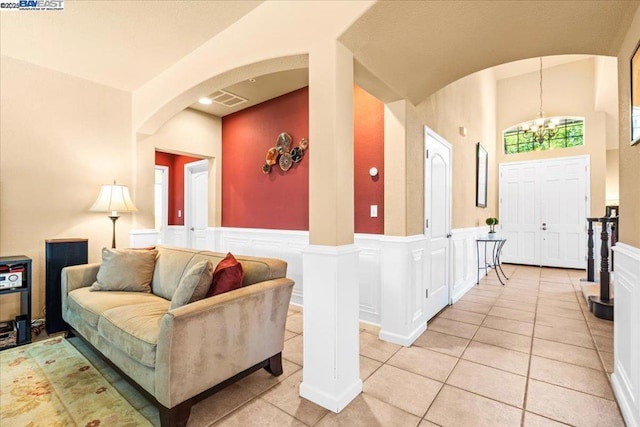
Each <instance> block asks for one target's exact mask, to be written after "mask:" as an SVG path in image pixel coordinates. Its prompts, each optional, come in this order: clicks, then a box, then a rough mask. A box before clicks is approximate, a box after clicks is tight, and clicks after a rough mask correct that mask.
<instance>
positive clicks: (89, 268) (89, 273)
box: [60, 263, 100, 313]
mask: <svg viewBox="0 0 640 427" xmlns="http://www.w3.org/2000/svg"><path fill="white" fill-rule="evenodd" d="M99 269H100V263H94V264H80V265H73V266H69V267H64V268H63V269H62V283H61V288H62V289H61V290H60V293H61V295H62V312H63V313H65V312H66V311H67V295H69V292H71V291H73V290H75V289H79V288H84V287H87V286H91V285H92V284H93V282H95V281H96V278H97V277H98V270H99Z"/></svg>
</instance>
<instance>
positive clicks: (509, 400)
mask: <svg viewBox="0 0 640 427" xmlns="http://www.w3.org/2000/svg"><path fill="white" fill-rule="evenodd" d="M504 267H505V272H506V273H507V275H508V276H509V277H511V279H510V280H509V281H508V283H507V285H506V286H505V287H502V286H501V285H500V284H499V282H498V281H497V280H496V278H495V273H494V272H491V273H490V274H489V277H487V278H484V279H483V280H482V281H481V284H480V285H479V286H476V287H475V288H473V289H472V290H471V291H470V292H469V293H467V294H466V295H465V296H464V297H463V298H462V299H461V300H460V301H458V302H457V303H456V304H454V305H453V306H450V307H448V308H447V309H445V310H444V311H442V312H441V313H440V314H439V315H438V316H437V317H436V318H435V319H433V320H432V321H431V322H429V326H428V330H427V331H426V332H425V333H424V334H423V335H422V336H421V337H420V338H419V339H418V340H417V341H416V342H415V343H414V345H413V346H412V347H410V348H404V347H401V346H397V345H394V344H390V343H387V342H383V341H380V340H378V339H377V337H376V335H375V334H374V333H372V332H373V331H367V330H362V331H361V334H360V354H361V357H360V369H361V378H362V380H363V382H364V393H362V394H361V395H360V396H358V397H357V398H356V399H355V400H354V401H353V402H352V403H351V404H350V405H349V406H348V407H347V408H346V409H344V410H343V411H342V412H341V413H339V414H334V413H330V412H328V411H326V410H325V409H323V408H320V407H318V406H316V405H314V404H312V403H310V402H308V401H306V400H303V399H301V398H300V397H299V396H298V386H299V384H300V381H301V378H302V371H301V370H300V366H301V365H302V335H301V333H302V315H301V313H296V312H295V311H293V310H292V311H291V313H290V315H289V319H288V322H287V335H286V336H285V339H287V341H286V342H285V350H284V352H283V356H284V358H285V361H284V363H285V366H284V367H285V374H284V375H283V377H284V376H288V378H285V379H283V378H282V377H281V378H280V379H279V381H280V384H278V385H276V386H274V387H271V388H269V389H268V390H267V391H265V392H262V393H260V392H258V393H256V392H257V391H258V390H259V389H260V388H262V387H264V386H265V385H266V384H263V383H264V382H271V381H274V379H268V378H267V377H262V376H260V378H258V376H257V375H252V376H251V377H250V378H247V379H246V380H245V381H243V382H241V383H240V387H243V388H244V387H248V388H251V389H253V390H254V393H256V395H255V397H253V398H249V396H248V395H247V397H246V399H247V400H246V401H245V404H244V405H243V406H241V407H236V408H237V409H233V410H232V412H230V413H227V414H228V415H227V416H226V417H224V418H223V419H221V420H220V422H219V423H218V424H216V425H225V426H227V425H238V426H240V425H260V426H264V425H304V424H306V425H316V426H327V425H329V426H331V425H344V426H354V425H360V426H374V425H378V426H391V425H393V426H405V425H406V426H417V425H419V426H421V427H424V426H433V425H441V426H474V427H479V426H492V427H495V426H520V425H524V426H554V425H563V424H568V425H580V426H590V425H591V426H623V425H624V422H623V420H622V417H621V415H620V411H619V409H618V407H617V404H616V402H615V400H614V397H613V393H612V391H611V387H610V385H609V381H608V374H606V372H611V371H612V369H613V366H612V364H613V324H612V323H611V322H606V321H602V320H599V319H597V318H595V317H594V316H593V315H592V314H591V313H590V312H588V311H587V307H586V304H585V301H584V298H583V297H582V293H581V292H580V278H581V277H583V276H584V272H582V271H578V270H562V269H551V268H537V267H527V266H512V265H505V266H504ZM605 371H606V372H605ZM261 375H262V374H261ZM260 386H262V387H260ZM256 387H257V389H256ZM238 391H239V390H237V391H236V392H238ZM222 394H227V393H226V392H223V393H222ZM234 394H235V393H234ZM220 397H221V396H220ZM229 397H231V393H229ZM215 400H217V399H215V398H210V399H207V401H205V402H202V403H201V404H200V405H198V406H203V407H202V408H197V409H196V408H194V413H193V415H196V414H198V413H201V414H202V415H204V411H206V410H207V409H208V411H210V410H212V409H213V408H214V407H216V411H215V412H218V414H220V415H223V414H224V412H225V411H224V409H223V408H221V407H220V403H224V401H227V399H223V402H220V401H219V400H218V402H215ZM231 400H233V401H235V402H236V404H237V403H238V401H237V400H236V399H233V398H232V399H231ZM209 401H211V402H210V405H207V403H208V402H209ZM228 403H231V402H228ZM204 406H208V408H207V409H205V408H204ZM222 406H225V405H222ZM229 409H231V408H230V407H227V410H229ZM221 410H222V413H220V412H221ZM201 411H202V412H201ZM208 411H207V412H208ZM193 415H192V418H196V417H194V416H193ZM207 415H208V416H207V418H208V419H209V420H211V418H209V417H210V416H211V415H213V414H211V412H208V414H207ZM196 419H197V418H196ZM192 421H195V419H193V420H192ZM300 422H301V423H302V424H300ZM190 425H191V423H190ZM193 425H200V423H194V424H193ZM205 425H206V424H205Z"/></svg>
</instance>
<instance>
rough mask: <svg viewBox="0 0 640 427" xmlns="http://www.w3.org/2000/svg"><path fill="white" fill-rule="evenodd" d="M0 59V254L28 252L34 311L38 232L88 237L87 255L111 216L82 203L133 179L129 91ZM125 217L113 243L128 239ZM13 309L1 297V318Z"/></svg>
mask: <svg viewBox="0 0 640 427" xmlns="http://www.w3.org/2000/svg"><path fill="white" fill-rule="evenodd" d="M0 62H1V65H0V67H1V70H0V122H1V123H2V126H1V128H0V132H1V133H0V194H1V195H2V197H1V198H0V230H1V233H0V255H3V256H8V255H21V254H23V255H26V256H28V257H31V258H32V259H33V305H32V306H33V316H34V318H38V317H41V316H42V315H43V313H42V308H43V306H44V294H45V291H44V271H45V266H44V251H45V240H46V239H56V238H73V237H78V238H88V239H89V261H90V262H95V261H99V259H100V248H101V247H103V246H109V245H110V244H111V221H110V220H109V219H108V218H107V215H106V214H101V213H93V212H89V208H90V207H91V205H92V204H93V202H94V201H95V199H96V197H97V196H98V191H99V189H100V185H101V184H107V183H110V182H112V181H113V180H114V179H116V180H117V182H118V183H120V184H126V185H129V186H131V184H132V176H131V174H132V170H133V168H132V159H133V156H132V144H131V131H130V123H131V97H130V95H129V94H128V93H125V92H122V91H119V90H116V89H111V88H108V87H106V86H102V85H98V84H95V83H91V82H89V81H87V80H83V79H79V78H76V77H72V76H69V75H67V74H62V73H59V72H55V71H51V70H47V69H44V68H41V67H38V66H35V65H31V64H28V63H25V62H22V61H18V60H15V59H12V58H9V57H6V56H2V57H1V61H0ZM132 196H133V198H134V202H135V200H136V198H135V196H136V195H135V194H133V195H132ZM131 220H132V218H131V215H130V214H123V215H122V217H121V218H120V220H118V224H117V230H118V235H117V240H118V245H119V246H125V245H128V242H129V238H128V233H129V229H130V227H131ZM17 309H18V304H17V299H13V300H11V298H10V297H9V296H3V297H2V298H0V319H7V318H11V317H12V316H14V315H15V314H17V313H16V311H17Z"/></svg>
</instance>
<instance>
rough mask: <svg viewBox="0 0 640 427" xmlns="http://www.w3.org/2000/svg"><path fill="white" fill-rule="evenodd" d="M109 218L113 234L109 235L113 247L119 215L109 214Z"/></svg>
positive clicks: (113, 247)
mask: <svg viewBox="0 0 640 427" xmlns="http://www.w3.org/2000/svg"><path fill="white" fill-rule="evenodd" d="M109 218H110V219H111V221H112V222H113V235H112V237H111V249H115V248H116V221H117V220H118V218H120V217H119V216H114V215H109Z"/></svg>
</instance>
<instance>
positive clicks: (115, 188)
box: [89, 183, 138, 216]
mask: <svg viewBox="0 0 640 427" xmlns="http://www.w3.org/2000/svg"><path fill="white" fill-rule="evenodd" d="M89 210H90V211H92V212H111V213H112V215H113V216H116V215H117V212H136V211H137V210H138V208H136V206H135V205H134V204H133V201H132V200H131V196H130V195H129V188H128V187H127V186H126V185H116V184H115V183H114V184H105V185H103V186H102V187H100V194H99V195H98V198H97V199H96V201H95V203H94V204H93V206H91V209H89Z"/></svg>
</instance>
